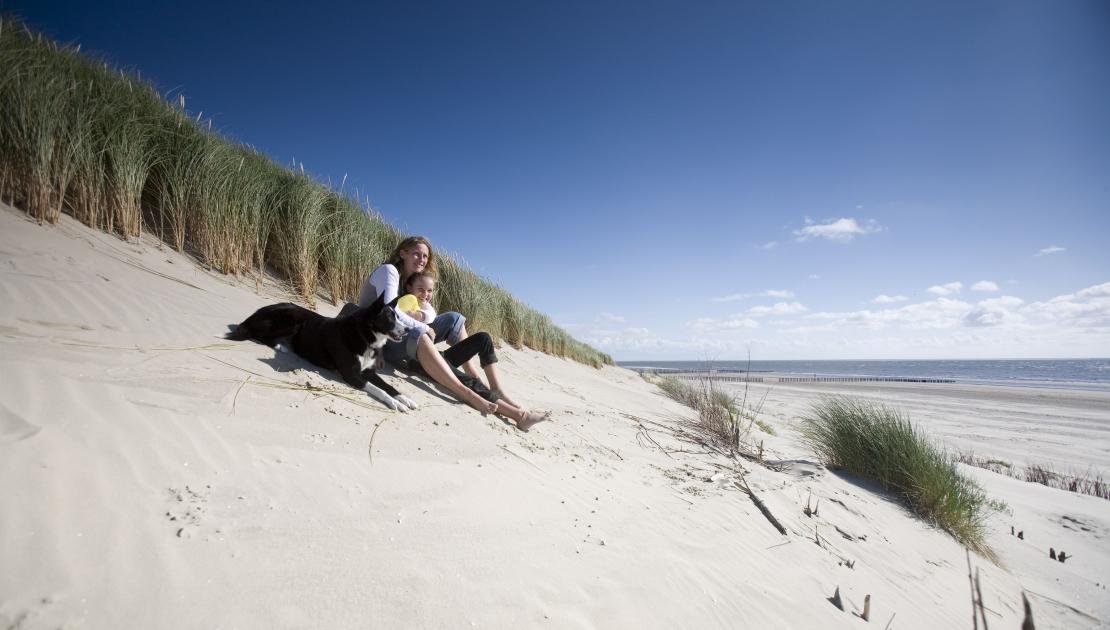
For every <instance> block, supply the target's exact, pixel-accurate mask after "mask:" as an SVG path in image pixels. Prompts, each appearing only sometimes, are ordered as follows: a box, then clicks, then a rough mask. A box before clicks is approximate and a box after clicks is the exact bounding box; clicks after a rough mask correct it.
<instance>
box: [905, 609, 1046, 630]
mask: <svg viewBox="0 0 1110 630" xmlns="http://www.w3.org/2000/svg"><path fill="white" fill-rule="evenodd" d="M897 614H898V613H896V612H894V613H890V620H889V621H887V622H886V627H884V628H883V630H890V624H892V623H894V615H897ZM1022 630H1025V629H1024V628H1022Z"/></svg>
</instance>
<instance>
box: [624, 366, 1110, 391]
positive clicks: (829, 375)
mask: <svg viewBox="0 0 1110 630" xmlns="http://www.w3.org/2000/svg"><path fill="white" fill-rule="evenodd" d="M618 366H619V367H622V368H624V369H627V370H632V371H633V372H636V373H638V374H645V373H646V374H656V375H659V376H673V377H677V378H692V379H696V378H705V377H709V378H714V377H731V376H743V375H745V374H750V375H752V377H753V378H755V377H758V378H776V379H777V378H779V377H785V378H819V379H861V380H864V381H872V382H921V383H929V384H932V383H940V384H955V385H976V386H983V387H1016V388H1041V389H1060V390H1071V391H1090V392H1103V393H1107V394H1110V382H1106V381H1066V380H1059V381H1057V380H1043V379H1007V380H1001V379H972V378H959V377H943V376H931V375H930V376H921V375H879V374H855V373H844V372H784V371H777V370H743V369H735V368H725V369H714V370H689V369H678V368H659V367H655V366H632V365H622V364H618Z"/></svg>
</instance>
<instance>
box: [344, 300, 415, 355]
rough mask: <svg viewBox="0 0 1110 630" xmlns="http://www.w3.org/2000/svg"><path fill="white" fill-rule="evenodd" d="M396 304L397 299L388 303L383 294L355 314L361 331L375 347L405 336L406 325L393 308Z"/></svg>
mask: <svg viewBox="0 0 1110 630" xmlns="http://www.w3.org/2000/svg"><path fill="white" fill-rule="evenodd" d="M396 305H397V300H396V299H395V300H393V301H392V302H390V303H389V304H386V303H385V295H384V294H383V295H379V296H378V299H376V300H374V303H373V304H371V305H370V306H368V307H366V308H364V309H362V310H361V312H359V313H358V314H356V315H355V317H357V318H358V327H359V332H360V333H362V335H363V336H364V337H365V338H366V340H367V341H369V342H370V345H372V346H374V347H375V348H380V347H382V346H383V345H385V342H386V341H400V340H401V339H403V338H404V336H405V326H404V325H403V324H402V323H401V322H400V321H399V320H398V319H397V311H395V310H394V309H393V307H394V306H396Z"/></svg>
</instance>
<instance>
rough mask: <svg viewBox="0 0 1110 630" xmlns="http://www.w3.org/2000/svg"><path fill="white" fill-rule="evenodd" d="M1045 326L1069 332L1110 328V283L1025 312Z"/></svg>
mask: <svg viewBox="0 0 1110 630" xmlns="http://www.w3.org/2000/svg"><path fill="white" fill-rule="evenodd" d="M1026 310H1027V311H1028V312H1029V313H1030V315H1031V316H1034V317H1036V318H1037V319H1038V320H1040V321H1043V322H1045V323H1047V324H1050V325H1052V326H1057V327H1069V328H1110V282H1104V283H1102V284H1098V285H1095V286H1092V287H1087V288H1086V289H1083V290H1081V291H1077V292H1075V293H1068V294H1066V295H1060V296H1057V297H1054V298H1052V299H1051V300H1048V301H1046V302H1034V303H1033V304H1030V305H1029V306H1028V308H1027V309H1026Z"/></svg>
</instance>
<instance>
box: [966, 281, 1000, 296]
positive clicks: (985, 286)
mask: <svg viewBox="0 0 1110 630" xmlns="http://www.w3.org/2000/svg"><path fill="white" fill-rule="evenodd" d="M971 290H972V291H983V292H985V293H994V292H997V291H998V285H997V284H995V283H993V282H991V281H990V280H980V281H979V282H976V283H975V284H973V285H971Z"/></svg>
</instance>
